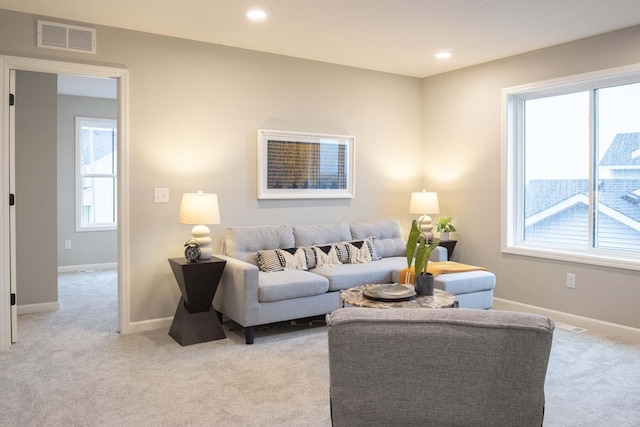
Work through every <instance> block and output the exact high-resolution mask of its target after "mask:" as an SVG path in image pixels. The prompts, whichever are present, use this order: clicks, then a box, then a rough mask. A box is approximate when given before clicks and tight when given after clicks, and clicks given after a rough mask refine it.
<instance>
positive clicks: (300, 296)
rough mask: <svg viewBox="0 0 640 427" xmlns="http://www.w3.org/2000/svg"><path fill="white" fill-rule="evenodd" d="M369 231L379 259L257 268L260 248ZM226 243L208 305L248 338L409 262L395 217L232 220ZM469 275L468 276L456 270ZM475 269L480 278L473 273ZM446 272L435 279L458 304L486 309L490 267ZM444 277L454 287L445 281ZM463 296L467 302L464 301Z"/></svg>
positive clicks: (386, 279) (439, 253)
mask: <svg viewBox="0 0 640 427" xmlns="http://www.w3.org/2000/svg"><path fill="white" fill-rule="evenodd" d="M370 238H373V239H372V240H370V241H371V242H372V244H373V247H372V249H374V252H375V253H376V254H377V255H378V257H379V258H380V259H379V260H375V261H371V262H366V263H345V264H339V265H334V266H331V267H316V268H310V269H309V270H283V271H275V272H264V271H261V269H260V268H259V267H258V264H259V262H258V252H261V253H265V252H268V251H272V250H274V249H286V248H301V247H302V248H309V247H313V246H319V245H326V244H334V243H339V242H348V241H354V240H356V241H361V240H364V239H370ZM224 247H225V251H224V252H225V254H223V255H216V256H217V257H219V258H221V259H224V260H226V261H227V264H226V267H225V270H224V273H223V275H222V279H221V281H220V285H219V286H218V290H217V292H216V295H215V297H214V301H213V306H214V308H215V310H216V311H217V312H219V313H222V314H223V315H224V316H226V317H227V318H229V319H231V320H233V321H235V322H236V323H238V324H239V325H240V326H242V327H243V328H244V331H245V339H246V342H247V344H252V343H253V341H254V336H255V329H256V326H259V325H265V324H269V323H274V322H280V321H286V320H295V319H302V318H306V317H312V316H318V315H323V314H327V313H330V312H332V311H333V310H336V309H337V308H339V307H340V306H341V303H340V292H339V291H341V290H344V289H348V288H351V287H354V286H359V285H362V284H365V283H393V282H395V281H397V279H398V277H399V274H400V271H401V270H402V269H403V268H405V267H406V266H407V261H406V256H405V253H406V243H405V240H404V239H403V237H402V230H401V227H400V223H399V222H398V221H396V220H385V221H378V222H375V223H350V224H349V223H335V224H320V225H264V226H245V227H230V228H228V229H227V231H226V233H225V238H224ZM431 260H432V261H446V260H447V250H446V249H445V248H443V247H438V248H436V249H435V250H434V251H433V252H432V254H431ZM472 273H474V274H472ZM467 274H468V275H469V282H468V283H466V282H465V281H464V276H462V275H467ZM477 274H479V275H480V279H477V278H476V279H474V277H476V275H477ZM443 276H444V275H443ZM447 276H450V277H448V278H447V277H445V278H443V277H442V276H440V277H438V278H437V279H436V281H435V286H436V287H439V288H441V289H444V290H447V291H449V292H451V291H452V290H455V291H462V292H461V293H460V295H458V294H456V293H455V292H451V293H453V294H454V295H456V297H461V299H460V301H461V304H460V306H461V307H463V308H464V307H467V308H491V306H492V303H493V302H492V301H493V287H494V286H495V276H494V275H493V274H492V273H489V272H486V271H482V272H468V273H456V274H451V275H447ZM460 276H462V278H460ZM456 277H458V279H456ZM452 279H455V280H452ZM449 280H451V284H452V286H450V287H449V288H448V287H447V286H448V285H447V281H449ZM478 283H479V284H480V285H482V286H479V285H478ZM453 285H455V286H453ZM454 288H455V289H454ZM480 288H482V289H480ZM478 292H481V293H482V296H481V297H480V298H479V301H480V302H481V303H477V301H475V300H474V297H472V296H471V297H462V296H461V295H462V293H478ZM465 298H468V299H469V300H470V301H471V303H469V305H464V304H462V301H463V300H465ZM475 298H478V297H475ZM487 298H488V301H487ZM465 303H467V301H466V300H465ZM473 304H476V305H473ZM487 304H488V306H487Z"/></svg>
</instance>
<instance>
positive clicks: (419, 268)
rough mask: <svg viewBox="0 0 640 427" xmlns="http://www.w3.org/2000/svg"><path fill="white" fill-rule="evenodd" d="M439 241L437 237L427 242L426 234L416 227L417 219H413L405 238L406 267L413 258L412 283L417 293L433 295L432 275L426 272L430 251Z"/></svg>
mask: <svg viewBox="0 0 640 427" xmlns="http://www.w3.org/2000/svg"><path fill="white" fill-rule="evenodd" d="M439 243H440V241H439V240H438V239H433V240H432V241H431V243H429V240H428V239H427V236H426V234H424V233H422V232H421V231H420V228H418V221H416V220H415V219H414V220H413V222H412V223H411V231H410V232H409V237H408V239H407V268H409V269H410V268H411V263H412V261H413V260H414V259H415V276H414V279H413V285H414V286H415V289H416V293H417V294H419V295H433V275H432V274H431V273H428V272H427V267H428V266H429V256H431V251H432V250H433V248H435V247H436V246H438V244H439Z"/></svg>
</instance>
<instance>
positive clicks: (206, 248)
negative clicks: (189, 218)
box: [191, 225, 213, 259]
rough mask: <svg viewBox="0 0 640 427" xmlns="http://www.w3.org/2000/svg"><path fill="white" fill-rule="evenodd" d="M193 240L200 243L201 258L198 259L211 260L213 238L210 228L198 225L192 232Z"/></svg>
mask: <svg viewBox="0 0 640 427" xmlns="http://www.w3.org/2000/svg"><path fill="white" fill-rule="evenodd" d="M191 235H192V236H193V240H195V241H196V242H198V247H199V248H200V258H198V259H211V257H212V256H213V249H212V248H211V237H209V227H207V226H206V225H196V226H195V227H193V229H192V230H191Z"/></svg>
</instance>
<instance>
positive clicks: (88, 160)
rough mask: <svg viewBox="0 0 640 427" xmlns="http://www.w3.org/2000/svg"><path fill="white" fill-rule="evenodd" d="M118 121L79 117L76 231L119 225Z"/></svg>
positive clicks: (77, 126)
mask: <svg viewBox="0 0 640 427" xmlns="http://www.w3.org/2000/svg"><path fill="white" fill-rule="evenodd" d="M117 140H118V139H117V124H116V121H115V120H112V119H98V118H89V117H76V231H97V230H115V229H116V227H117V216H116V212H117V204H116V202H117V194H118V193H117V189H116V185H117V170H118V168H117V164H116V159H117V157H118V156H117Z"/></svg>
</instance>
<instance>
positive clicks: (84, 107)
mask: <svg viewBox="0 0 640 427" xmlns="http://www.w3.org/2000/svg"><path fill="white" fill-rule="evenodd" d="M117 115H118V105H117V102H116V100H114V99H104V98H91V97H87V96H69V95H59V96H58V241H57V248H58V266H76V265H86V264H105V263H115V262H117V260H118V248H117V244H118V238H117V232H116V231H83V232H76V222H75V220H76V212H75V171H76V169H75V146H76V145H75V144H76V141H75V139H76V136H75V131H76V129H75V118H76V116H82V117H98V118H104V119H116V118H117ZM65 240H71V249H65V247H64V241H65Z"/></svg>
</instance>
